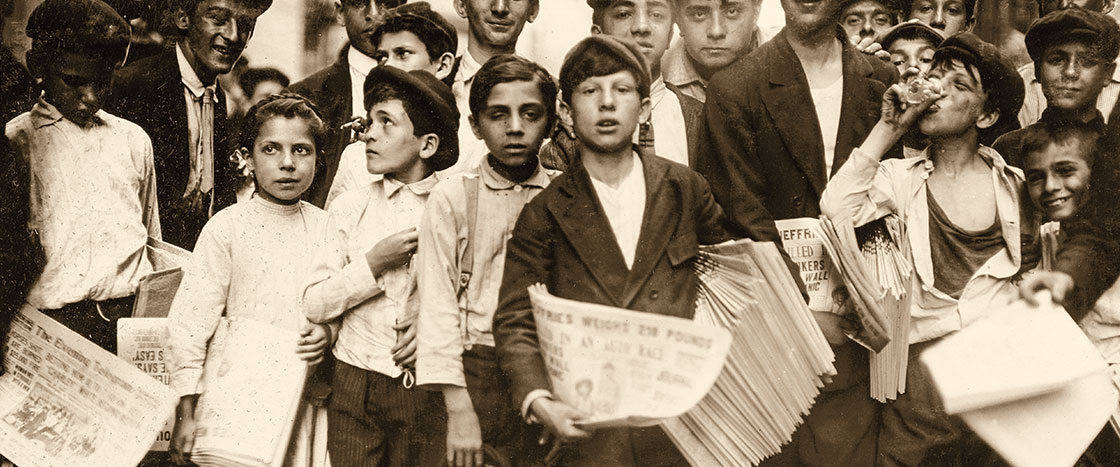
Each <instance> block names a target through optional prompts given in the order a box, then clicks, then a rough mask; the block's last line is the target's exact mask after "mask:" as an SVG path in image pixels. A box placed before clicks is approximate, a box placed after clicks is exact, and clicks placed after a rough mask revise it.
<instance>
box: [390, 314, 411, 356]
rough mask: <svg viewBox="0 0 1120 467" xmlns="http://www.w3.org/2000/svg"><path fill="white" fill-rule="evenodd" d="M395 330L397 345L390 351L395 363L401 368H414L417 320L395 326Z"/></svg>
mask: <svg viewBox="0 0 1120 467" xmlns="http://www.w3.org/2000/svg"><path fill="white" fill-rule="evenodd" d="M393 329H394V330H396V331H397V344H396V345H394V346H393V348H392V349H389V351H390V352H392V353H393V361H394V362H397V365H400V366H401V367H410V366H413V364H415V363H416V319H415V318H413V319H410V320H408V321H402V322H400V323H397V324H394V325H393Z"/></svg>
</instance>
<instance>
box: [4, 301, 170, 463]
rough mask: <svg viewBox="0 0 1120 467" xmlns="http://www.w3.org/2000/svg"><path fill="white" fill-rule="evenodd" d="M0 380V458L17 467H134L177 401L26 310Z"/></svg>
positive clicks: (149, 380) (140, 375)
mask: <svg viewBox="0 0 1120 467" xmlns="http://www.w3.org/2000/svg"><path fill="white" fill-rule="evenodd" d="M7 361H8V370H9V371H8V372H7V373H5V374H4V375H3V376H0V454H3V455H4V456H5V457H7V458H8V459H10V460H11V461H12V462H13V463H14V464H16V465H20V466H22V467H37V466H48V467H49V466H60V467H63V466H65V467H71V466H76V465H78V466H99V467H100V466H107V467H112V466H134V465H136V464H137V463H138V462H140V459H141V458H143V457H144V454H145V453H146V452H147V451H148V448H149V447H150V446H151V445H152V441H153V440H155V438H156V435H157V434H158V433H159V432H160V428H161V427H162V426H163V423H164V422H165V421H166V420H167V417H168V415H169V414H171V412H172V410H173V408H174V407H175V401H176V398H175V395H174V393H172V391H171V390H170V389H169V388H167V387H166V386H164V385H163V384H160V382H159V381H156V380H154V379H152V377H150V376H148V375H146V374H144V372H142V371H140V370H138V369H136V368H135V367H133V366H132V365H130V364H129V363H128V362H125V361H122V360H121V359H119V358H117V356H116V355H113V354H110V353H108V352H106V351H104V350H102V349H101V348H99V347H97V346H96V345H94V344H92V343H90V342H89V341H87V340H86V339H84V338H82V336H80V335H78V334H77V333H75V332H73V331H71V330H69V329H67V328H66V327H64V326H63V325H61V324H59V323H57V322H55V321H54V320H52V319H50V318H48V317H46V316H45V315H43V314H42V313H40V312H39V311H37V310H35V309H33V308H31V307H28V306H25V307H24V308H23V309H22V310H20V312H19V313H18V314H17V315H16V316H15V317H14V318H13V320H12V329H11V333H10V335H9V337H8V355H7Z"/></svg>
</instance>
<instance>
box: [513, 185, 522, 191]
mask: <svg viewBox="0 0 1120 467" xmlns="http://www.w3.org/2000/svg"><path fill="white" fill-rule="evenodd" d="M521 190H522V188H521V185H514V186H513V191H517V192H520V191H521Z"/></svg>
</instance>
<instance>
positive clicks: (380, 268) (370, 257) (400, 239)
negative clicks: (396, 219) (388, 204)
mask: <svg viewBox="0 0 1120 467" xmlns="http://www.w3.org/2000/svg"><path fill="white" fill-rule="evenodd" d="M418 238H419V234H418V233H417V232H416V227H410V228H407V229H404V230H402V231H400V232H397V233H395V234H393V235H390V236H388V237H385V238H384V239H382V240H381V241H380V242H377V244H376V245H374V246H373V248H370V250H369V251H368V252H366V262H368V263H369V270H370V271H372V272H373V275H374V276H380V275H381V273H382V272H385V271H387V270H389V269H393V268H396V267H400V266H404V265H405V264H408V261H409V260H410V259H412V254H413V253H416V243H417V239H418Z"/></svg>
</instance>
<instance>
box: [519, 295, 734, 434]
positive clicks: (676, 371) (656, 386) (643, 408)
mask: <svg viewBox="0 0 1120 467" xmlns="http://www.w3.org/2000/svg"><path fill="white" fill-rule="evenodd" d="M529 298H530V300H532V302H533V317H534V319H535V320H536V325H537V336H538V338H539V339H540V348H541V353H542V354H544V355H543V356H544V361H545V365H546V366H547V367H548V374H549V380H550V381H551V382H552V392H553V394H554V395H556V397H558V398H559V399H560V400H562V401H564V402H565V403H567V404H569V405H571V406H572V407H575V408H576V409H578V410H580V411H582V412H583V413H584V414H585V415H586V417H585V418H584V419H583V420H582V422H581V423H580V426H582V427H585V428H599V427H612V426H628V425H631V426H643V425H652V424H655V423H657V422H658V421H659V420H661V419H665V418H669V417H675V416H677V415H680V414H682V413H684V412H685V411H686V410H688V409H690V408H692V407H693V406H694V405H696V403H697V402H698V401H700V399H701V398H703V397H704V395H705V394H707V392H708V389H709V388H711V387H712V383H713V382H714V381H715V380H716V377H717V376H719V374H720V369H722V368H723V363H724V360H725V358H726V357H727V349H728V347H729V346H730V344H731V335H730V334H729V333H728V332H727V331H726V330H724V329H721V328H718V327H713V326H709V325H704V324H700V323H696V322H694V321H692V320H687V319H682V318H677V317H673V316H664V315H658V314H655V313H643V312H640V311H632V310H625V309H622V308H615V307H610V306H606V305H598V304H593V303H585V302H578V301H575V300H567V299H563V298H559V297H555V296H553V295H551V294H549V293H548V290H547V289H546V288H545V287H544V286H543V285H541V284H537V285H534V286H532V287H530V288H529Z"/></svg>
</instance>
